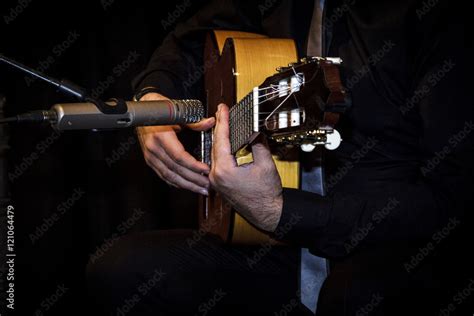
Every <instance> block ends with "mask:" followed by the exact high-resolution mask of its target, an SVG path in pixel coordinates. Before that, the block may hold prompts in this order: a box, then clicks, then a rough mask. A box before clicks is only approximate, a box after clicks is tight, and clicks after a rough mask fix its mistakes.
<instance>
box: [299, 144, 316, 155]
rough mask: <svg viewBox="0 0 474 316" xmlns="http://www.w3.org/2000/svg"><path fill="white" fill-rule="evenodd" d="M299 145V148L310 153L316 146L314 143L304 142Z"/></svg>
mask: <svg viewBox="0 0 474 316" xmlns="http://www.w3.org/2000/svg"><path fill="white" fill-rule="evenodd" d="M300 147H301V150H302V151H304V152H305V153H310V152H312V151H313V150H314V149H315V148H316V145H314V144H310V143H306V144H301V146H300Z"/></svg>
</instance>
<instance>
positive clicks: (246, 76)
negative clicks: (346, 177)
mask: <svg viewBox="0 0 474 316" xmlns="http://www.w3.org/2000/svg"><path fill="white" fill-rule="evenodd" d="M205 60H206V64H205V70H206V72H205V88H206V93H207V110H208V113H207V114H208V116H211V115H214V113H215V112H216V110H217V105H218V104H219V103H225V104H227V105H229V106H232V105H233V104H235V103H236V102H237V101H238V100H241V99H242V98H244V97H245V95H246V94H247V93H248V91H252V89H253V88H254V87H258V86H259V85H260V84H261V83H262V82H263V81H264V80H265V79H266V78H267V77H269V76H271V75H273V74H275V72H276V69H277V68H278V67H280V66H282V65H283V66H286V65H287V64H289V63H293V62H295V61H297V60H298V56H297V52H296V47H295V43H294V42H293V40H289V39H270V38H267V37H265V36H262V35H258V34H251V33H244V32H233V31H214V32H213V33H211V34H209V35H208V38H207V41H206V48H205ZM203 137H205V136H203ZM282 152H285V155H282ZM282 156H283V157H282ZM296 156H297V155H295V154H294V150H284V151H282V150H280V151H279V155H278V158H277V156H274V157H275V163H276V166H277V169H278V172H279V174H280V177H281V180H282V184H283V186H284V187H288V188H298V187H299V162H298V160H297V157H296ZM236 158H237V162H238V163H239V164H243V163H248V162H251V160H252V158H251V154H249V153H248V152H246V151H245V150H243V151H240V152H239V153H238V154H237V155H236ZM199 222H200V223H199V224H200V229H201V231H205V232H208V233H211V234H214V235H218V236H219V237H220V238H221V239H222V240H224V241H226V242H231V243H233V244H247V245H248V244H262V243H265V242H270V243H276V241H274V240H272V239H271V238H270V237H269V236H268V235H267V234H265V233H264V232H262V231H260V230H258V229H257V228H256V227H255V226H253V225H252V224H250V223H249V222H248V221H247V220H246V219H244V218H243V217H242V216H241V215H239V214H238V213H237V212H236V211H234V210H233V209H231V207H230V206H229V205H228V203H226V202H225V201H224V200H223V199H222V198H221V197H220V196H219V194H217V193H216V192H210V195H209V197H206V198H202V199H201V201H200V209H199Z"/></svg>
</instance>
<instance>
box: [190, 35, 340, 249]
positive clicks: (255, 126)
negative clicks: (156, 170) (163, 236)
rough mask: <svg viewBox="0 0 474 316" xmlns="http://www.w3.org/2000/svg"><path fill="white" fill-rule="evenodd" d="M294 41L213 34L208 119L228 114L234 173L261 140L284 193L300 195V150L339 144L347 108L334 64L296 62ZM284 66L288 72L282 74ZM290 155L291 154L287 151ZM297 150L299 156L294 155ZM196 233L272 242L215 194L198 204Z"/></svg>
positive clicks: (208, 141)
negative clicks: (220, 108)
mask: <svg viewBox="0 0 474 316" xmlns="http://www.w3.org/2000/svg"><path fill="white" fill-rule="evenodd" d="M297 60H298V59H297V52H296V46H295V43H294V42H293V40H289V39H271V38H267V37H265V36H262V35H258V34H251V33H243V32H233V31H214V32H213V33H211V34H209V35H208V37H207V40H206V48H205V61H206V62H205V70H206V72H205V87H206V94H207V111H208V113H207V114H208V116H209V114H211V115H213V114H214V113H215V112H216V107H217V105H218V104H219V103H225V104H228V105H233V106H232V107H231V109H230V142H231V148H232V152H233V153H234V154H235V157H236V159H237V162H238V164H239V165H241V164H245V163H249V162H251V161H252V157H251V153H249V151H247V149H246V148H247V146H248V145H249V144H251V143H252V141H253V140H255V138H256V137H257V136H258V135H259V134H264V135H266V137H267V138H268V140H269V143H270V144H271V148H272V154H274V159H275V163H276V166H277V169H278V172H279V174H280V177H281V180H282V184H283V186H284V187H289V188H298V187H299V177H300V170H299V163H298V155H297V153H298V148H299V147H301V148H302V149H303V150H305V151H311V150H313V149H314V148H315V147H316V146H318V145H322V146H325V147H326V148H327V149H335V148H337V147H338V146H339V143H340V141H341V139H340V136H339V133H338V132H337V131H336V130H335V129H334V125H335V124H336V123H337V121H338V119H339V115H340V113H342V112H343V111H344V109H345V108H346V107H347V105H348V98H347V94H346V92H345V90H344V88H343V87H342V84H341V80H340V77H339V64H340V63H341V60H340V59H339V58H319V57H312V58H305V59H302V60H301V61H300V62H297V63H295V61H297ZM282 65H288V66H285V67H281V66H282ZM201 143H202V144H201V156H202V157H201V159H202V161H203V162H205V163H207V164H211V160H210V157H211V150H212V131H210V132H203V133H202V141H201ZM292 148H293V149H292ZM295 149H296V150H295ZM199 222H200V228H201V230H203V231H206V232H209V233H211V234H215V235H218V236H219V237H220V238H221V239H223V240H224V241H227V242H231V243H235V244H260V243H263V242H273V241H272V240H271V239H270V237H269V236H268V235H267V234H265V233H264V232H262V231H260V230H258V229H257V228H256V227H255V226H253V225H252V224H250V223H249V222H248V221H247V220H246V219H245V218H243V217H242V216H240V215H239V214H238V213H237V212H236V211H234V210H233V209H231V207H230V206H229V204H228V203H226V201H225V200H223V199H222V198H221V197H220V196H219V194H217V193H216V192H210V194H209V197H206V198H202V199H201V201H200V210H199Z"/></svg>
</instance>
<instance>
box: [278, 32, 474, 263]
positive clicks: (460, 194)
mask: <svg viewBox="0 0 474 316" xmlns="http://www.w3.org/2000/svg"><path fill="white" fill-rule="evenodd" d="M464 30H465V28H464V27H463V25H460V24H458V25H451V26H448V25H445V26H444V30H443V31H442V32H441V33H442V34H440V35H439V37H438V38H437V39H436V41H433V42H432V43H433V47H432V49H431V50H430V52H425V53H424V56H423V58H424V59H425V60H424V62H423V67H424V68H423V72H422V73H421V74H420V75H419V80H417V81H416V84H415V87H414V89H415V90H414V91H416V90H418V91H423V89H424V87H428V91H429V92H427V93H425V94H424V97H423V99H422V100H421V101H420V102H419V106H417V107H416V108H414V109H413V111H418V116H419V117H420V122H421V124H420V128H419V135H418V144H419V145H418V146H417V147H418V148H417V149H416V150H417V151H418V157H419V159H418V161H416V164H417V165H416V166H417V167H415V168H417V170H418V172H417V173H416V174H417V176H416V178H415V180H414V181H410V182H408V183H405V182H403V183H402V182H399V181H398V182H396V181H393V182H392V181H391V180H390V179H385V180H383V181H384V183H383V187H384V190H383V192H382V193H378V194H376V195H373V196H371V195H355V194H349V193H344V192H335V193H333V194H330V195H328V196H325V197H322V196H319V195H316V194H312V193H308V192H303V191H299V190H293V189H284V192H283V199H284V205H283V213H282V217H281V219H280V223H279V225H278V227H277V230H276V231H275V234H276V236H277V237H283V238H284V239H287V240H290V241H293V242H295V243H297V244H299V245H302V246H306V247H309V248H310V249H313V250H314V251H315V252H317V253H320V254H323V255H325V256H328V257H340V256H345V255H347V254H349V253H351V252H352V251H354V249H357V248H358V247H360V246H363V245H378V246H380V245H388V244H390V243H406V242H409V243H413V242H414V241H423V242H426V240H429V241H432V242H433V243H437V242H439V241H440V239H442V238H443V234H444V233H446V232H447V233H448V234H449V232H452V230H454V229H456V228H457V227H458V226H459V225H461V224H465V222H466V221H465V219H466V218H467V216H470V215H469V213H470V212H468V211H469V210H471V209H472V205H474V198H473V197H474V168H473V162H474V154H473V152H474V115H473V109H474V106H473V101H472V96H471V95H472V90H471V89H472V87H470V82H472V80H470V79H469V78H470V76H471V75H472V69H473V68H472V61H471V57H470V56H472V39H471V37H469V36H466V32H464ZM372 119H373V120H376V119H377V118H372ZM386 168H391V165H390V164H389V163H388V164H387V166H386Z"/></svg>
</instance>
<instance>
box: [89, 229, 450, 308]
mask: <svg viewBox="0 0 474 316" xmlns="http://www.w3.org/2000/svg"><path fill="white" fill-rule="evenodd" d="M415 250H416V249H412V250H410V249H407V248H403V249H395V248H390V247H388V248H385V249H382V250H371V251H361V252H359V253H357V254H356V255H354V256H351V257H349V258H345V259H343V260H339V261H332V268H331V273H330V275H329V277H328V278H327V279H326V281H325V283H324V286H323V289H322V290H321V293H320V296H319V305H318V315H323V316H326V315H331V316H332V315H357V316H359V315H443V314H442V313H440V311H442V308H443V306H447V305H446V304H448V303H449V300H450V297H451V296H449V295H448V296H446V295H444V294H446V293H445V292H446V291H445V290H446V289H445V288H444V284H443V282H442V280H441V279H440V278H439V275H440V274H442V273H443V271H436V269H434V268H433V266H432V265H423V264H420V266H419V267H417V268H416V269H415V271H411V272H407V270H406V265H405V263H406V262H408V261H409V258H410V255H411V254H413V253H414V252H413V251H415ZM415 253H416V252H415ZM298 267H299V249H296V248H290V247H267V246H265V245H263V246H261V247H230V246H227V245H223V244H222V243H221V242H220V241H219V240H217V239H215V238H214V237H211V236H207V235H206V236H200V235H199V234H198V232H195V231H190V230H173V231H154V232H147V233H141V234H135V235H131V236H126V237H123V238H122V239H121V240H119V241H117V242H115V243H114V245H113V246H112V247H111V248H110V249H109V250H107V251H106V252H105V253H104V254H102V255H99V256H95V257H93V259H92V260H91V262H90V263H89V265H88V269H87V280H88V284H89V293H90V296H91V298H90V301H91V302H92V303H93V305H94V306H93V308H94V309H95V310H96V311H97V314H100V315H118V316H120V315H141V316H145V315H155V316H156V315H203V316H204V315H272V316H279V315H307V312H305V310H304V308H302V307H300V306H299V305H298V298H297V296H298V284H297V279H298V278H297V275H298ZM454 314H456V313H449V315H454Z"/></svg>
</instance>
